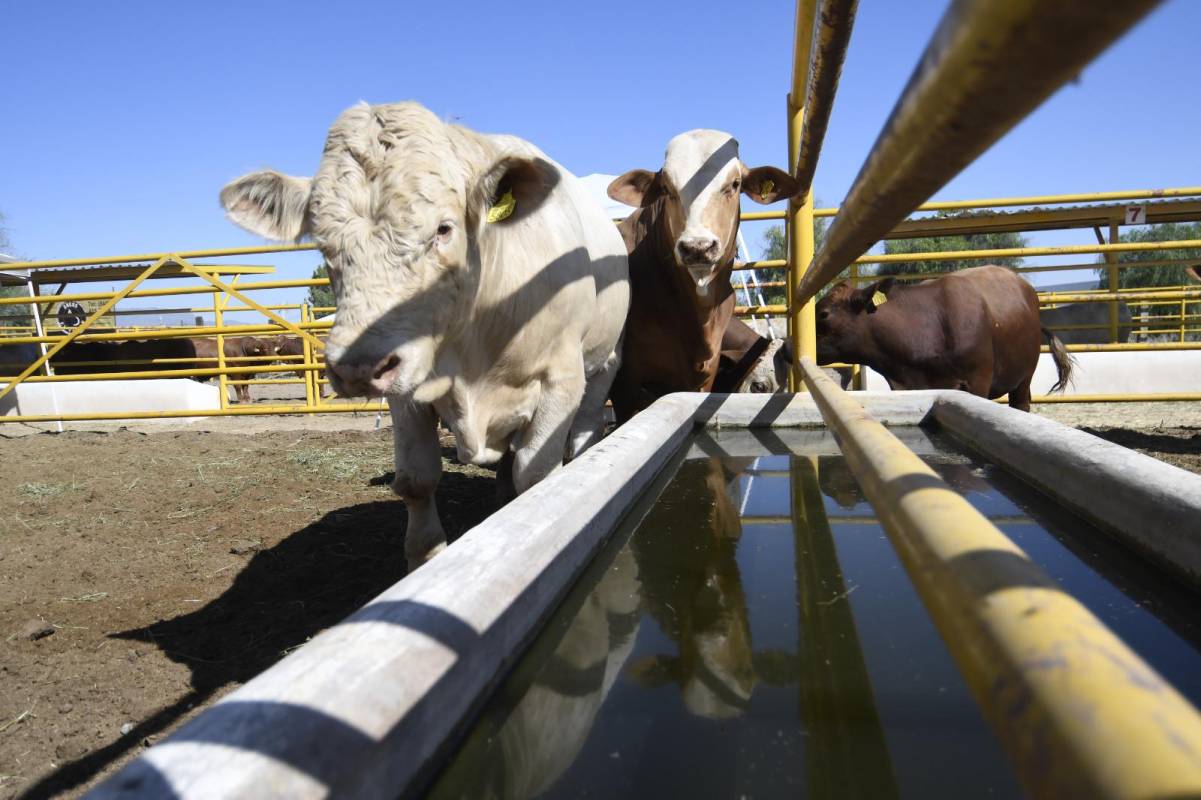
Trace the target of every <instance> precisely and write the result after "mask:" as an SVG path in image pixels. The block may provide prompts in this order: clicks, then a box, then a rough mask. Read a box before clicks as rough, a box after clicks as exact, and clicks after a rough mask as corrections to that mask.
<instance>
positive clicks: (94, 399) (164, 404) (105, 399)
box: [0, 378, 221, 422]
mask: <svg viewBox="0 0 1201 800" xmlns="http://www.w3.org/2000/svg"><path fill="white" fill-rule="evenodd" d="M2 385H6V384H0V386H2ZM220 407H221V390H220V389H219V388H218V387H217V385H216V384H215V383H214V384H212V385H209V384H204V383H198V382H196V381H193V380H189V379H187V378H156V379H153V380H130V381H63V382H61V383H22V384H20V385H19V386H17V388H16V390H15V391H13V393H12V394H9V395H6V396H5V397H4V398H0V415H4V416H17V415H26V414H29V415H33V414H99V413H112V412H115V411H172V410H181V411H193V410H195V411H200V410H211V409H218V408H220ZM179 421H180V420H179V419H174V420H173V422H179Z"/></svg>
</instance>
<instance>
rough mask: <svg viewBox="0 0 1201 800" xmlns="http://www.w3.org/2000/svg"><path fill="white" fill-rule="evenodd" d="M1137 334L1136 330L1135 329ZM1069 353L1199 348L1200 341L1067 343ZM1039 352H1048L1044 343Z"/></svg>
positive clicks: (1200, 345)
mask: <svg viewBox="0 0 1201 800" xmlns="http://www.w3.org/2000/svg"><path fill="white" fill-rule="evenodd" d="M1135 333H1136V334H1137V333H1138V331H1135ZM1064 347H1066V348H1067V350H1068V352H1069V353H1137V352H1140V351H1144V350H1164V351H1169V350H1201V342H1155V343H1146V342H1125V343H1121V344H1069V345H1064ZM1040 352H1043V353H1047V352H1050V351H1049V350H1048V349H1047V346H1046V345H1043V346H1042V347H1041V348H1040Z"/></svg>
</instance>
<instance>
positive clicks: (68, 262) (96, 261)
mask: <svg viewBox="0 0 1201 800" xmlns="http://www.w3.org/2000/svg"><path fill="white" fill-rule="evenodd" d="M316 249H317V246H316V245H313V244H283V245H267V246H259V247H222V248H217V249H212V250H183V251H179V252H172V253H141V254H138V255H131V256H105V257H102V258H59V259H54V260H51V261H13V262H10V263H8V264H5V265H4V269H5V270H6V271H11V270H27V269H55V268H58V267H86V266H90V265H98V266H103V265H106V264H129V263H132V262H134V261H157V260H160V259H164V258H168V257H170V258H176V259H188V258H224V257H226V256H250V255H259V254H262V253H296V252H300V251H303V250H316ZM221 268H222V267H221V265H219V264H204V265H197V269H204V270H220V269H221Z"/></svg>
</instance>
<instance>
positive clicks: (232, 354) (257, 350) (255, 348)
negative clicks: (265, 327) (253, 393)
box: [189, 336, 275, 403]
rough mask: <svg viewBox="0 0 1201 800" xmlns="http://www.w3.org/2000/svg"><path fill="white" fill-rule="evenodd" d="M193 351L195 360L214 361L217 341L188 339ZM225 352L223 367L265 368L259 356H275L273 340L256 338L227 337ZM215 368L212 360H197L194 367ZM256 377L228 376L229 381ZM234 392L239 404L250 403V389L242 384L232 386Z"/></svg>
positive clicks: (250, 375)
mask: <svg viewBox="0 0 1201 800" xmlns="http://www.w3.org/2000/svg"><path fill="white" fill-rule="evenodd" d="M189 341H191V343H192V346H193V348H194V350H195V355H196V358H197V359H216V358H217V340H216V339H190V340H189ZM223 349H224V350H225V366H227V367H253V366H266V365H267V364H268V363H270V362H268V361H266V360H264V359H262V358H260V357H261V356H273V355H275V340H274V339H271V338H265V337H258V336H227V337H225V340H224V348H223ZM246 356H255V357H256V358H254V359H253V360H248V359H246ZM216 366H217V361H216V360H212V361H208V360H204V361H201V360H197V362H196V367H197V368H198V369H203V368H206V367H207V368H214V367H216ZM257 376H258V373H255V372H251V373H244V374H240V375H231V376H229V379H230V380H251V379H253V378H255V377H257ZM234 392H235V393H236V395H237V398H238V402H239V403H249V402H250V387H249V386H247V385H246V384H244V383H240V384H237V385H236V386H234Z"/></svg>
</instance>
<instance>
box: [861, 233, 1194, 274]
mask: <svg viewBox="0 0 1201 800" xmlns="http://www.w3.org/2000/svg"><path fill="white" fill-rule="evenodd" d="M1195 248H1201V239H1184V240H1177V241H1172V242H1120V243H1118V244H1081V245H1065V246H1062V247H1001V248H996V249H993V250H945V251H943V252H941V253H889V254H884V253H881V254H879V255H866V256H863V257H862V258H857V259H855V263H858V264H895V263H898V262H905V261H953V260H960V259H968V258H978V259H985V258H1014V257H1025V256H1064V255H1079V254H1081V253H1135V252H1139V251H1145V250H1191V249H1195ZM1101 266H1104V265H1103V264H1093V265H1092V267H1093V268H1094V269H1095V268H1097V267H1101Z"/></svg>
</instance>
